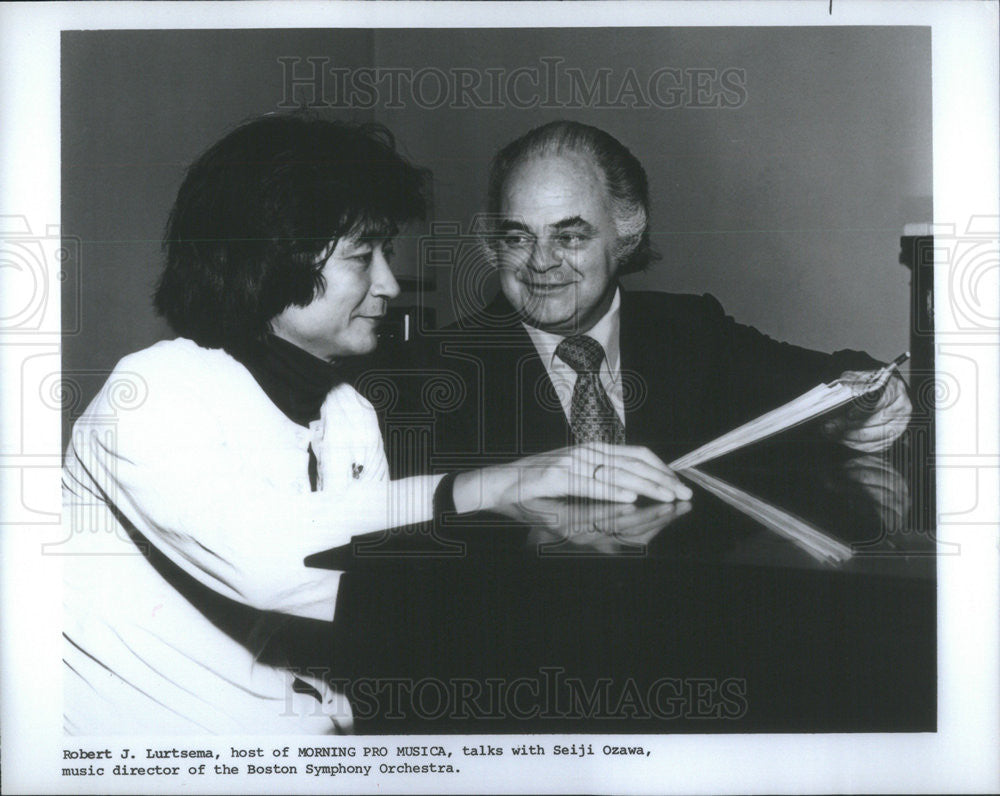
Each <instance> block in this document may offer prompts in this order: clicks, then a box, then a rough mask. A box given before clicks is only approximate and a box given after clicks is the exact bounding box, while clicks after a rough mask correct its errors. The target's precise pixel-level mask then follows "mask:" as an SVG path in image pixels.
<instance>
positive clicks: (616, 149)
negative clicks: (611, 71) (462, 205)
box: [486, 120, 659, 275]
mask: <svg viewBox="0 0 1000 796" xmlns="http://www.w3.org/2000/svg"><path fill="white" fill-rule="evenodd" d="M564 153H575V154H580V155H586V156H589V157H590V158H592V159H593V162H594V164H595V165H596V166H597V168H598V170H599V171H600V172H601V175H602V176H603V178H604V187H605V189H606V190H607V194H608V200H609V203H610V209H611V216H612V218H613V219H614V223H615V229H616V231H617V233H618V245H617V247H616V250H615V260H616V264H617V266H618V273H619V274H621V275H623V274H629V273H634V272H635V271H641V270H644V269H645V268H646V267H647V266H649V264H650V263H652V262H653V261H655V260H657V259H659V256H658V255H657V253H656V252H655V251H654V250H653V248H652V246H651V244H650V242H649V183H648V180H647V179H646V171H645V169H643V167H642V164H641V163H640V162H639V160H638V158H636V156H635V155H633V154H632V153H631V152H630V151H629V150H628V148H627V147H626V146H625V145H624V144H622V142H621V141H619V140H618V139H617V138H615V137H614V136H613V135H611V134H610V133H606V132H605V131H604V130H601V129H599V128H597V127H591V126H590V125H587V124H581V123H580V122H573V121H568V120H561V121H556V122H550V123H549V124H545V125H542V126H541V127H536V128H534V129H533V130H529V131H528V132H527V133H525V134H524V135H522V136H521V137H520V138H517V139H515V140H514V141H511V142H510V143H509V144H507V146H505V147H504V148H503V149H501V150H500V151H499V152H498V153H497V154H496V156H495V157H494V158H493V162H492V163H491V164H490V175H489V183H488V187H487V195H486V196H487V210H488V212H489V214H490V216H492V217H494V218H495V217H497V216H498V215H499V213H500V201H501V195H502V193H503V186H504V183H505V182H506V180H507V177H508V176H509V175H510V173H511V172H512V171H513V170H514V168H515V167H516V166H518V165H519V164H521V163H523V162H524V161H526V160H528V159H530V158H533V157H544V156H548V155H560V154H564Z"/></svg>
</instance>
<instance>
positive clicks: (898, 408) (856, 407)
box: [823, 370, 913, 453]
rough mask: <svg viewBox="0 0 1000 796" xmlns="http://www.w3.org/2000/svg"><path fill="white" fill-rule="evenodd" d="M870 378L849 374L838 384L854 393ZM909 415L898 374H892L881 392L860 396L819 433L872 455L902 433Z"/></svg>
mask: <svg viewBox="0 0 1000 796" xmlns="http://www.w3.org/2000/svg"><path fill="white" fill-rule="evenodd" d="M873 375H874V374H873V373H871V372H867V371H853V370H850V371H847V372H846V373H844V374H843V375H841V377H840V379H839V381H841V382H842V383H844V384H847V385H848V386H850V387H852V388H855V389H858V388H860V387H861V386H862V385H864V384H865V383H867V382H868V381H870V380H871V378H872V377H873ZM912 412H913V407H912V406H911V405H910V399H909V398H908V397H907V395H906V385H905V384H904V383H903V379H902V378H901V377H900V376H899V374H898V373H893V374H892V376H891V377H890V378H889V380H888V381H887V382H886V384H885V387H884V388H883V389H881V390H878V391H875V392H870V393H867V394H865V395H862V396H861V397H859V398H857V399H855V400H854V401H852V402H851V404H850V405H849V406H848V408H847V410H846V411H845V412H842V413H841V414H839V415H838V416H836V417H832V418H830V419H829V420H827V421H826V422H825V423H823V433H824V434H825V435H826V436H827V437H829V438H830V439H833V440H836V441H837V442H839V443H840V444H841V445H846V446H847V447H848V448H852V449H854V450H857V451H861V452H863V453H876V452H878V451H881V450H885V449H886V448H888V447H889V445H891V444H892V442H893V440H895V439H896V438H897V437H898V436H899V435H900V434H902V433H903V431H904V430H905V429H906V426H907V424H908V423H909V422H910V415H911V414H912Z"/></svg>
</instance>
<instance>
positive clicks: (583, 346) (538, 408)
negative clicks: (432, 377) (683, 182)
mask: <svg viewBox="0 0 1000 796" xmlns="http://www.w3.org/2000/svg"><path fill="white" fill-rule="evenodd" d="M488 203H489V206H488V209H489V218H490V229H489V233H488V234H487V236H486V239H487V251H488V256H489V258H490V259H491V261H492V264H493V265H494V266H495V267H496V268H497V269H499V282H500V288H501V293H500V295H498V297H497V298H496V300H494V301H493V302H492V303H491V304H489V305H488V306H487V307H485V308H484V309H483V310H481V311H479V312H476V313H474V314H473V315H471V316H470V317H467V318H463V319H460V320H459V321H458V322H457V323H456V324H455V325H453V326H452V327H450V329H449V330H448V333H446V334H445V335H443V336H437V337H434V338H433V339H432V340H431V341H430V345H429V348H430V351H431V355H430V356H429V358H427V359H425V360H423V364H424V369H425V371H426V372H427V373H428V374H433V373H441V374H443V375H447V374H449V373H450V374H451V375H452V376H456V377H457V378H458V379H459V380H460V381H461V382H462V383H463V390H462V394H460V395H458V396H457V397H456V398H455V400H452V401H450V403H445V404H438V405H437V406H436V407H433V408H434V409H435V410H436V413H437V414H436V422H435V424H434V445H433V456H432V457H431V460H427V459H426V458H425V461H424V464H425V465H428V464H429V465H430V466H435V464H436V462H435V461H434V460H433V459H434V457H436V458H437V462H440V463H444V462H445V461H447V462H449V463H457V464H461V463H462V461H463V460H464V459H468V460H469V463H470V464H471V463H472V462H473V461H479V460H481V459H482V458H483V457H486V458H489V459H503V458H508V457H513V456H517V455H521V454H523V453H525V452H529V451H538V450H544V449H547V448H551V447H553V446H557V445H565V444H568V443H571V442H574V441H576V442H582V441H594V440H598V441H605V442H619V443H620V442H625V441H627V442H629V443H631V444H641V445H646V446H648V447H650V448H651V449H652V450H653V451H654V452H656V453H657V454H658V455H660V456H661V457H662V458H663V459H664V460H666V461H670V460H671V459H672V458H674V457H676V456H678V455H680V454H682V453H685V452H686V451H688V450H690V449H692V448H694V447H696V446H697V445H699V444H701V443H703V442H705V441H707V440H709V439H712V438H713V437H714V436H716V435H718V434H720V433H722V432H725V431H727V430H729V429H730V428H733V427H734V426H736V425H738V424H739V423H741V422H743V421H746V420H748V419H750V418H752V417H754V416H756V415H757V414H759V413H761V412H763V411H767V410H769V409H772V408H774V407H775V406H777V405H779V404H781V403H783V402H785V401H787V400H789V399H790V398H793V397H795V395H797V394H798V393H800V392H802V391H804V390H807V389H809V388H810V387H812V386H814V385H815V384H817V383H818V382H819V381H821V380H822V381H829V380H832V379H834V378H837V377H841V378H844V379H846V380H860V379H863V378H866V376H867V375H868V374H867V373H866V371H870V370H871V369H873V368H876V367H878V363H876V362H875V361H874V360H873V359H871V358H870V357H869V356H867V355H866V354H863V353H861V352H856V351H840V352H837V353H835V354H832V355H829V354H823V353H819V352H816V351H810V350H807V349H803V348H799V347H796V346H792V345H788V344H786V343H779V342H776V341H774V340H772V339H770V338H768V337H767V336H765V335H763V334H761V333H760V332H758V331H757V330H755V329H753V328H751V327H749V326H744V325H740V324H738V323H736V322H735V321H734V320H732V319H731V318H729V317H727V316H726V315H725V313H724V311H723V309H722V307H721V305H720V304H719V303H718V301H716V300H715V299H714V298H713V297H711V296H709V295H703V296H696V295H677V294H668V293H647V292H631V291H626V290H623V289H622V288H621V286H620V285H619V282H618V279H619V277H620V276H622V275H623V274H626V273H629V272H632V271H635V270H639V269H641V268H644V267H645V266H646V265H647V264H648V263H649V262H650V260H651V257H652V254H651V249H650V244H649V229H648V189H647V180H646V175H645V172H644V170H643V168H642V166H641V164H640V163H639V161H638V160H637V159H636V158H635V156H634V155H632V153H631V152H629V151H628V149H626V148H625V146H623V145H622V144H621V143H620V142H619V141H618V140H617V139H615V138H614V137H613V136H611V135H609V134H608V133H606V132H604V131H602V130H599V129H597V128H594V127H590V126H587V125H583V124H579V123H575V122H568V121H559V122H553V123H551V124H547V125H545V126H543V127H539V128H536V129H534V130H531V131H530V132H528V133H526V134H525V135H524V136H522V137H520V138H518V139H517V140H515V141H513V142H512V143H510V144H509V145H507V146H506V147H504V149H502V150H501V151H500V152H499V153H498V154H497V156H496V157H495V158H494V161H493V164H492V168H491V172H490V179H489V194H488ZM424 395H425V396H426V395H427V393H426V392H425V393H424ZM909 415H910V403H909V400H908V398H907V396H906V389H905V385H904V384H903V382H902V380H901V379H899V378H898V377H896V378H893V379H892V380H890V382H889V384H888V385H887V386H886V388H885V389H884V390H883V391H882V392H881V394H880V395H879V396H878V398H877V400H875V401H872V402H870V405H868V406H866V407H865V408H864V409H860V408H858V407H854V408H852V409H850V410H848V411H846V412H843V413H841V414H840V415H839V416H837V417H834V418H831V419H828V420H827V421H826V422H825V424H824V425H823V428H822V431H823V433H825V434H826V436H827V437H829V438H831V439H835V440H837V441H839V442H840V443H842V444H844V445H846V446H848V447H850V448H854V449H856V450H859V451H865V452H871V451H877V450H881V449H883V448H885V447H887V446H888V445H889V444H890V443H891V442H892V441H893V440H894V439H895V438H896V437H897V436H899V434H900V433H901V432H902V431H903V429H904V428H905V427H906V424H907V422H908V419H909Z"/></svg>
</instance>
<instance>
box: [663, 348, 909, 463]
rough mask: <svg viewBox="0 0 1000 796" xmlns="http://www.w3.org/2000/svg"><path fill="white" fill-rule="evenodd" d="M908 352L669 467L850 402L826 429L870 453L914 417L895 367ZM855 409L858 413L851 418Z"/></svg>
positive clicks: (812, 393)
mask: <svg viewBox="0 0 1000 796" xmlns="http://www.w3.org/2000/svg"><path fill="white" fill-rule="evenodd" d="M908 357H909V354H908V353H907V354H903V355H901V356H899V357H897V358H896V359H895V360H893V361H892V362H890V363H889V364H888V365H886V366H885V367H884V368H880V369H879V370H873V371H847V372H846V373H845V374H844V375H843V376H842V377H841V378H839V379H837V380H836V381H834V382H832V383H830V384H819V385H817V386H816V387H814V388H813V389H811V390H809V392H807V393H804V394H803V395H800V396H799V397H798V398H796V399H794V400H792V401H789V402H788V403H787V404H783V405H782V406H779V407H778V408H777V409H772V410H771V411H770V412H766V413H764V414H762V415H761V416H760V417H758V418H756V419H754V420H751V421H750V422H749V423H744V424H743V425H742V426H739V427H738V428H734V429H733V430H732V431H730V432H728V433H726V434H723V435H722V436H721V437H717V438H716V439H714V440H712V441H711V442H707V443H705V444H704V445H702V446H701V447H700V448H696V449H695V450H693V451H691V452H690V453H687V454H685V455H684V456H681V457H680V458H679V459H674V460H673V461H672V462H670V465H669V467H670V469H672V470H675V471H677V470H686V469H688V468H691V467H697V466H698V465H700V464H703V463H704V462H707V461H711V460H712V459H716V458H718V457H719V456H723V455H725V454H727V453H729V452H731V451H734V450H739V449H740V448H743V447H745V446H747V445H750V444H752V443H754V442H758V441H760V440H762V439H767V438H768V437H771V436H773V435H775V434H779V433H781V432H782V431H785V430H787V429H789V428H794V427H795V426H797V425H800V424H802V423H805V422H808V421H809V420H813V419H814V418H817V417H819V416H820V415H823V414H826V413H827V412H832V411H833V410H834V409H839V408H841V407H846V406H848V404H850V405H851V406H850V408H849V409H848V410H847V412H848V414H847V415H844V416H842V417H843V418H846V419H840V420H838V419H836V418H834V419H833V425H832V426H830V429H829V432H828V434H829V435H830V436H833V437H838V440H839V441H840V442H843V443H844V444H845V445H848V446H849V447H851V448H854V449H856V450H861V451H863V452H866V453H870V452H874V451H880V450H883V449H884V448H887V447H888V446H889V444H890V443H891V442H892V441H893V440H894V439H895V438H896V437H898V436H899V435H900V434H901V433H902V432H903V429H905V428H906V424H907V422H909V419H910V411H911V409H910V400H909V398H907V397H906V388H905V386H904V385H903V383H902V380H901V379H900V378H899V376H898V375H897V373H896V368H898V367H899V366H900V365H901V364H902V363H903V362H905V361H906V360H907V358H908ZM890 385H891V386H890ZM873 396H874V397H873ZM852 409H853V410H854V411H855V415H854V417H853V418H850V417H849V413H850V411H851V410H852ZM838 435H839V436H838Z"/></svg>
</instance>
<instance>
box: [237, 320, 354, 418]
mask: <svg viewBox="0 0 1000 796" xmlns="http://www.w3.org/2000/svg"><path fill="white" fill-rule="evenodd" d="M229 353H230V354H232V356H233V357H235V358H236V359H237V360H238V361H239V362H241V363H242V364H243V366H244V367H245V368H246V369H247V370H249V371H250V374H251V375H252V376H253V377H254V379H256V381H257V383H258V384H259V385H260V388H261V389H262V390H263V391H264V392H265V394H266V395H267V397H268V398H270V399H271V401H272V402H273V403H274V405H275V406H277V407H278V408H279V409H280V410H281V411H282V412H283V413H284V414H285V416H286V417H288V419H289V420H291V421H293V422H295V423H298V424H299V425H301V426H308V425H309V423H310V422H311V421H313V420H317V419H318V418H319V410H320V407H321V406H322V405H323V400H324V399H325V398H326V396H327V393H329V392H330V390H332V389H333V388H334V387H335V386H337V384H339V383H340V382H341V381H343V380H344V379H343V376H342V375H341V373H340V371H339V370H338V369H337V367H336V366H334V365H332V364H330V363H329V362H327V361H326V360H323V359H320V358H319V357H316V356H313V355H312V354H310V353H309V352H308V351H305V350H303V349H301V348H299V347H298V346H297V345H294V344H292V343H289V342H288V341H287V340H283V339H281V338H280V337H275V336H274V335H273V334H268V335H267V336H266V337H265V338H264V339H263V340H262V341H260V342H255V343H253V344H251V345H248V346H245V347H242V348H239V349H233V350H230V351H229Z"/></svg>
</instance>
